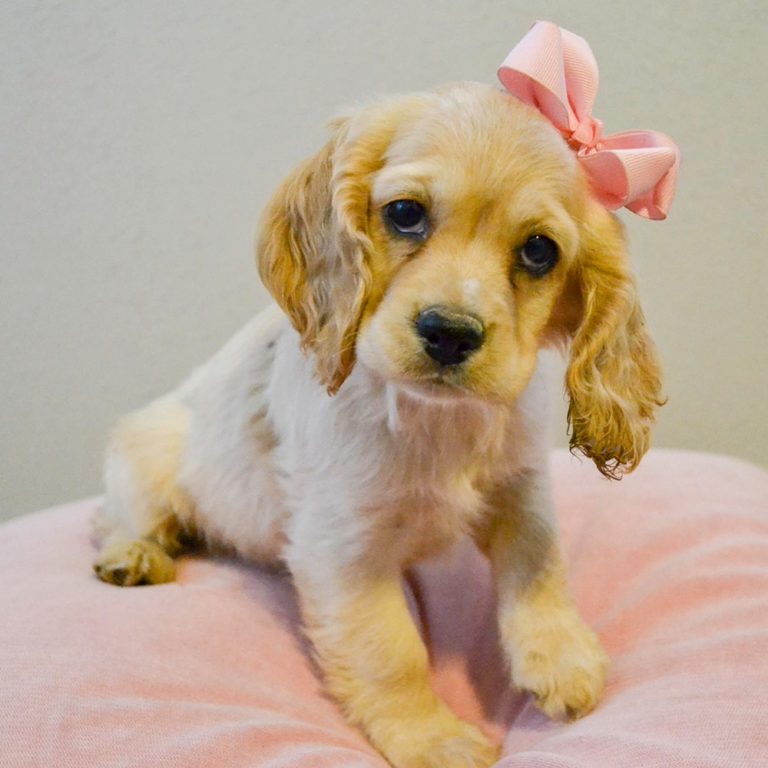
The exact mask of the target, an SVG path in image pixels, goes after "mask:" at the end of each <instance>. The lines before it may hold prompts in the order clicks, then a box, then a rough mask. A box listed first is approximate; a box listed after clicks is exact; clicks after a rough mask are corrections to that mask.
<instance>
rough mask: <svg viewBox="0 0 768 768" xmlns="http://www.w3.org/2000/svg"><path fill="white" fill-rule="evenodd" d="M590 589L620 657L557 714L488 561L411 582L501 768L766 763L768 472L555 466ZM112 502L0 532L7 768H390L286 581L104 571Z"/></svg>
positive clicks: (195, 570) (684, 458) (444, 663)
mask: <svg viewBox="0 0 768 768" xmlns="http://www.w3.org/2000/svg"><path fill="white" fill-rule="evenodd" d="M552 465H553V469H554V479H555V484H556V501H557V506H558V510H559V513H560V520H561V525H562V529H563V539H564V547H565V551H566V556H567V559H568V563H569V568H570V573H571V584H572V589H573V593H574V596H575V598H576V601H577V602H578V604H579V606H580V608H581V610H582V612H583V613H584V616H585V618H586V619H587V621H588V622H589V623H590V624H591V625H592V626H593V627H594V628H595V629H596V630H597V632H598V633H599V634H600V636H601V638H602V640H603V642H604V644H605V646H606V649H607V650H608V652H609V654H610V656H611V659H612V667H611V672H610V675H609V680H608V687H607V691H606V695H605V698H604V700H603V702H602V703H601V705H600V706H599V707H598V709H597V710H596V711H595V712H594V713H593V714H592V715H590V716H588V717H587V718H585V719H583V720H580V721H578V722H576V723H570V724H564V723H553V722H549V721H548V720H547V719H546V718H545V717H544V716H543V715H541V714H539V713H538V712H537V711H536V710H535V709H534V708H533V706H532V705H531V703H530V701H529V700H528V698H527V697H525V696H523V695H521V694H517V693H514V692H512V691H511V690H510V688H509V685H508V682H507V678H506V674H505V673H504V672H503V669H502V664H501V661H500V653H499V649H498V646H497V641H496V634H495V629H494V622H493V595H492V591H491V589H490V586H489V578H488V570H487V567H486V566H485V563H484V561H483V560H482V559H481V558H480V556H479V555H478V554H477V553H476V552H475V551H474V550H473V549H471V548H470V547H468V546H467V547H462V548H460V549H459V550H457V551H456V552H455V553H453V555H452V556H451V557H449V558H446V559H444V560H443V561H441V562H439V563H431V564H429V565H426V566H422V567H420V568H419V569H418V571H417V572H416V573H415V574H414V575H413V577H412V578H411V579H410V580H409V583H410V584H411V585H412V589H413V595H414V599H413V604H414V610H416V611H417V612H418V616H419V620H420V622H421V625H422V627H423V631H424V633H425V636H426V638H427V642H428V645H429V648H430V652H431V656H432V659H433V668H434V681H435V685H436V687H437V689H438V690H439V691H440V693H441V695H443V697H444V698H445V699H446V700H447V701H448V702H449V704H450V705H451V706H452V707H453V708H454V709H455V710H456V711H457V712H459V713H460V714H461V715H463V716H465V717H467V718H469V719H472V720H474V721H475V722H477V723H479V724H480V725H481V726H482V727H483V728H485V730H486V731H487V732H488V733H490V734H492V735H494V736H496V737H497V738H498V739H499V740H500V741H501V740H503V742H504V756H503V757H502V759H501V761H500V763H499V765H500V766H504V768H522V767H523V766H524V767H525V768H554V767H555V766H557V767H558V768H560V767H566V766H567V767H568V768H583V767H585V766H590V767H592V766H611V767H613V766H621V768H635V766H637V767H638V768H640V766H642V767H643V768H648V767H649V766H664V768H677V767H678V766H691V767H692V768H693V767H695V768H705V767H707V766H723V767H724V768H725V767H726V766H727V768H741V767H747V766H749V767H750V768H752V767H754V768H758V767H759V768H764V766H766V765H768V474H766V473H765V472H763V471H761V470H758V469H756V468H754V467H751V466H749V465H747V464H743V463H741V462H738V461H735V460H732V459H725V458H722V457H716V456H711V455H705V454H693V453H682V452H670V451H655V452H652V453H651V454H650V455H649V456H648V457H646V459H645V461H644V463H643V465H642V466H641V467H640V469H639V470H638V471H637V472H636V473H635V474H633V475H632V476H630V477H627V478H625V479H624V480H623V481H622V482H621V483H610V482H608V481H605V480H603V479H602V478H601V477H600V476H599V475H598V473H597V472H596V471H595V470H594V468H593V467H592V466H591V465H590V464H588V463H587V462H584V463H579V462H578V461H576V460H575V459H572V458H571V457H569V456H568V455H567V454H564V453H558V454H555V455H554V456H553V458H552ZM97 503H98V502H97V501H96V500H91V501H84V502H79V503H75V504H70V505H67V506H63V507H58V508H56V509H53V510H48V511H45V512H40V513H37V514H35V515H30V516H27V517H24V518H21V519H18V520H15V521H12V522H10V523H8V524H6V525H4V526H2V527H0V585H2V586H0V765H2V766H9V767H10V766H12V767H13V768H28V767H30V766H45V767H46V768H50V766H56V768H70V766H84V767H87V768H117V767H118V766H152V767H153V768H156V766H179V767H181V768H203V767H205V768H214V767H215V768H229V767H230V766H251V767H252V766H259V767H261V766H265V767H266V766H270V767H274V768H278V767H280V768H283V767H290V768H295V767H299V766H301V767H302V768H305V767H306V768H309V767H310V766H312V768H323V767H324V766H334V767H349V768H351V767H352V766H356V767H357V768H368V767H369V766H370V767H371V768H373V767H374V766H379V767H382V766H385V765H386V764H385V763H384V761H383V759H382V758H380V757H379V756H377V755H376V753H375V752H374V751H373V750H372V749H371V747H369V746H368V744H367V742H366V740H365V739H364V738H363V737H362V736H361V735H360V734H359V733H358V732H357V731H356V730H355V729H354V728H351V727H349V726H348V725H347V724H346V723H345V722H344V719H343V718H342V716H341V715H340V713H339V712H338V711H337V709H336V707H335V705H334V704H333V703H332V702H331V701H329V700H328V699H327V698H326V697H324V696H323V694H322V689H321V687H320V684H319V683H318V681H317V678H316V677H315V674H314V672H313V669H312V665H311V663H310V662H309V660H308V656H307V650H306V647H305V646H304V643H303V641H302V639H301V634H300V632H299V630H298V617H297V610H296V600H295V597H294V594H293V591H292V588H291V585H290V583H289V581H288V579H287V578H286V577H285V576H284V575H279V574H275V573H268V572H265V571H263V570H259V569H257V568H255V567H252V566H248V565H245V564H241V563H237V562H234V561H230V560H226V559H221V558H219V559H208V558H204V557H187V558H185V559H183V560H182V561H181V563H180V568H179V580H178V582H176V583H173V584H167V585H161V586H153V587H137V588H132V589H118V588H116V587H112V586H109V585H106V584H103V583H101V582H99V581H98V580H97V579H96V578H95V577H94V576H93V575H92V574H91V572H90V562H91V559H92V557H93V548H92V544H91V542H90V540H89V527H88V520H89V518H90V516H91V514H92V512H93V509H94V508H95V506H96V504H97Z"/></svg>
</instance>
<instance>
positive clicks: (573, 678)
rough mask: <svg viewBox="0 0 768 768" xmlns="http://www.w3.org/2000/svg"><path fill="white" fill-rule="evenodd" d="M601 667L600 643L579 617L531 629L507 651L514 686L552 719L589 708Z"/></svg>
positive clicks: (600, 683) (601, 682)
mask: <svg viewBox="0 0 768 768" xmlns="http://www.w3.org/2000/svg"><path fill="white" fill-rule="evenodd" d="M607 670H608V657H607V656H606V654H605V651H604V650H603V648H602V646H601V645H600V641H599V640H598V639H597V636H596V635H595V634H594V632H592V631H591V630H590V629H588V628H587V627H586V626H585V625H584V624H582V623H581V621H580V620H579V619H576V620H571V621H568V622H564V623H563V624H560V625H558V626H557V627H552V628H551V629H550V630H548V631H547V632H546V633H545V634H541V633H535V634H534V635H533V636H532V637H531V639H530V640H529V641H525V642H520V643H518V644H517V650H516V652H515V653H514V654H513V655H512V679H513V680H514V682H515V685H517V686H518V687H519V688H521V689H522V690H525V691H528V692H529V693H531V694H532V695H533V697H534V699H535V702H536V706H537V707H538V708H539V709H540V710H541V711H542V712H544V714H546V715H547V716H548V717H551V718H553V719H562V718H567V719H576V718H579V717H583V716H584V715H586V714H588V713H589V712H591V711H592V710H593V709H594V708H595V706H596V705H597V703H598V701H599V699H600V695H601V693H602V691H603V687H604V686H605V676H606V673H607Z"/></svg>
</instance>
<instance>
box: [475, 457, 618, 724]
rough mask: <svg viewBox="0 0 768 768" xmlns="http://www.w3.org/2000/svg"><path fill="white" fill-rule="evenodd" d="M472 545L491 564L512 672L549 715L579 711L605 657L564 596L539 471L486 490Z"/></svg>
mask: <svg viewBox="0 0 768 768" xmlns="http://www.w3.org/2000/svg"><path fill="white" fill-rule="evenodd" d="M494 506H495V516H494V518H493V520H492V522H491V525H490V527H489V529H487V531H486V532H485V536H484V537H483V538H482V539H481V540H479V542H478V543H479V544H480V545H481V547H482V548H483V549H485V550H486V552H487V554H488V556H489V558H490V560H491V565H492V568H493V571H494V576H495V580H496V586H497V590H498V597H499V626H500V630H501V636H502V642H503V644H504V647H505V650H506V652H507V656H508V660H509V662H510V664H511V667H512V679H513V681H514V683H515V685H517V686H518V687H519V688H521V689H523V690H526V691H530V692H531V693H532V694H533V695H534V697H535V698H536V703H537V706H538V707H539V708H540V709H541V710H542V711H544V712H545V713H546V714H547V715H549V716H550V717H562V716H566V717H580V716H582V715H585V714H587V713H588V712H589V711H590V710H592V709H593V708H594V706H595V705H596V704H597V701H598V699H599V697H600V693H601V692H602V689H603V685H604V682H605V674H606V670H607V666H608V659H607V656H606V655H605V652H604V651H603V649H602V647H601V646H600V643H599V641H598V639H597V637H596V635H595V634H594V632H592V631H591V630H590V629H589V628H588V627H587V626H586V625H585V624H584V622H583V620H582V619H581V617H580V616H579V614H578V612H577V610H576V607H575V606H574V604H573V602H572V600H571V598H570V596H569V595H568V590H567V584H566V573H565V566H564V563H563V561H562V557H561V554H560V548H559V544H558V540H557V530H556V524H555V520H554V510H553V505H552V501H551V498H550V493H549V479H548V477H547V474H546V471H541V472H539V471H535V472H530V473H529V474H526V475H525V476H523V477H521V478H520V479H518V480H517V481H516V482H514V483H512V484H510V485H509V486H508V487H505V488H503V489H499V490H498V492H497V493H496V494H494Z"/></svg>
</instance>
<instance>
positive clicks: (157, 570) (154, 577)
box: [93, 397, 192, 587]
mask: <svg viewBox="0 0 768 768" xmlns="http://www.w3.org/2000/svg"><path fill="white" fill-rule="evenodd" d="M188 426H189V414H188V412H187V410H186V409H185V408H184V406H182V405H181V404H180V403H179V402H178V401H176V400H175V399H174V398H172V397H166V398H163V399H161V400H157V401H155V402H154V403H152V404H151V405H149V406H148V407H146V408H144V409H142V410H140V411H137V412H135V413H132V414H130V415H128V416H126V417H125V418H124V419H122V420H121V421H120V422H119V423H118V425H117V428H116V430H115V432H114V434H113V435H112V439H111V441H110V446H109V450H108V453H107V459H106V464H105V481H106V499H105V503H104V509H103V510H102V512H101V514H100V516H99V518H98V519H97V521H96V528H97V535H99V537H100V539H101V550H100V552H99V554H98V556H97V558H96V561H95V562H94V565H93V568H94V570H95V571H96V574H97V575H98V576H99V578H100V579H102V580H103V581H107V582H110V583H112V584H117V585H119V586H126V587H127V586H134V585H137V584H160V583H163V582H167V581H173V579H174V578H175V575H176V568H175V565H174V562H173V556H174V555H176V554H178V552H179V551H180V550H181V548H182V545H181V538H182V536H183V534H184V533H185V532H188V531H189V530H190V528H191V526H192V508H191V504H190V503H189V501H188V499H187V498H186V496H185V494H184V493H183V491H182V490H181V489H180V488H179V486H178V482H177V478H178V474H179V468H180V465H181V456H182V452H183V450H184V445H185V442H186V437H187V432H188Z"/></svg>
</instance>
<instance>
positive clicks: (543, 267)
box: [519, 235, 559, 277]
mask: <svg viewBox="0 0 768 768" xmlns="http://www.w3.org/2000/svg"><path fill="white" fill-rule="evenodd" d="M519 257H520V266H522V268H523V269H524V270H525V271H526V272H529V273H530V274H531V275H533V276H534V277H541V276H542V275H546V274H547V272H549V271H550V270H551V269H552V268H553V267H554V266H555V264H557V260H558V258H559V254H558V252H557V245H555V243H554V241H553V240H550V239H549V238H548V237H546V236H545V235H534V236H533V237H530V238H528V240H527V241H526V243H525V245H524V246H523V247H522V248H521V249H520V253H519Z"/></svg>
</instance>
